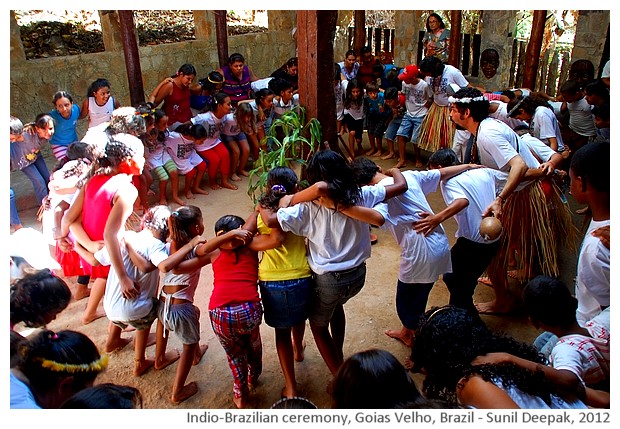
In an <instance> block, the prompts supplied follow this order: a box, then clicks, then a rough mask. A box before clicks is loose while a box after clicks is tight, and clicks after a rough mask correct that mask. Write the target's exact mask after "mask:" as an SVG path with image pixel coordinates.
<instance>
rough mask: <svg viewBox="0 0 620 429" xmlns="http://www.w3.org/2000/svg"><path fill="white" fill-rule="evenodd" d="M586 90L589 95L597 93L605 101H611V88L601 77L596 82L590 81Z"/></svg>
mask: <svg viewBox="0 0 620 429" xmlns="http://www.w3.org/2000/svg"><path fill="white" fill-rule="evenodd" d="M584 91H585V93H586V94H588V95H596V96H599V97H601V98H602V99H603V100H605V101H609V90H608V89H607V87H606V86H605V84H604V83H603V81H602V80H600V79H597V80H595V81H594V82H590V83H589V84H587V85H586V87H585V88H584Z"/></svg>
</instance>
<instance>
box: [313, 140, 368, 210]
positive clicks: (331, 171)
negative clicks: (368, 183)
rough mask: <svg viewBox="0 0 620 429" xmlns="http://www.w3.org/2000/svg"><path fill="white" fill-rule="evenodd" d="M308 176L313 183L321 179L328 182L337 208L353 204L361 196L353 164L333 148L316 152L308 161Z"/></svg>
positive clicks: (331, 196) (330, 193)
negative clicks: (352, 167)
mask: <svg viewBox="0 0 620 429" xmlns="http://www.w3.org/2000/svg"><path fill="white" fill-rule="evenodd" d="M306 176H307V179H308V182H309V183H310V184H311V185H312V184H314V183H316V182H320V181H324V182H327V185H328V188H327V189H328V192H329V197H330V198H331V199H332V200H333V201H334V204H335V205H336V209H338V206H344V207H350V206H353V205H355V204H357V202H358V201H359V199H360V197H361V191H360V188H359V186H357V183H356V182H355V177H354V175H353V170H352V169H351V166H350V165H349V164H348V163H347V161H346V160H345V159H344V158H343V157H342V155H340V154H339V153H337V152H334V151H332V150H322V151H319V152H317V153H315V154H314V155H313V156H312V158H310V161H308V168H307V169H306Z"/></svg>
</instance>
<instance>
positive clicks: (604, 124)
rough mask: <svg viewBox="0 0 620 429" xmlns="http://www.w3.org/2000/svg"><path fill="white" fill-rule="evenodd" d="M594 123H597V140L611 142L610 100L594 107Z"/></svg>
mask: <svg viewBox="0 0 620 429" xmlns="http://www.w3.org/2000/svg"><path fill="white" fill-rule="evenodd" d="M592 115H593V116H594V124H595V125H596V139H595V140H596V141H600V142H607V143H609V138H610V122H609V102H607V103H603V104H601V105H600V106H594V107H593V108H592Z"/></svg>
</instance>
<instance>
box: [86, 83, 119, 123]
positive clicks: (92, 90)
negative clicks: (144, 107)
mask: <svg viewBox="0 0 620 429" xmlns="http://www.w3.org/2000/svg"><path fill="white" fill-rule="evenodd" d="M86 94H87V95H86V98H85V99H84V101H83V102H82V107H81V108H80V118H79V119H82V118H85V117H87V116H88V128H91V127H96V126H97V125H99V124H102V123H104V122H109V121H110V119H112V111H113V110H114V109H118V108H119V107H121V103H120V102H119V101H118V100H116V99H115V98H114V97H112V96H111V95H110V82H108V80H107V79H97V80H95V81H94V82H93V83H91V84H90V86H89V87H88V91H87V92H86Z"/></svg>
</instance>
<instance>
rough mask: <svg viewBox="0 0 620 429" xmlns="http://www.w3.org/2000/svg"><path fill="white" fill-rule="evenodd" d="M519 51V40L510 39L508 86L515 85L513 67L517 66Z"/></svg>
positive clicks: (512, 86)
mask: <svg viewBox="0 0 620 429" xmlns="http://www.w3.org/2000/svg"><path fill="white" fill-rule="evenodd" d="M518 52H519V41H518V40H517V39H514V40H513V41H512V55H511V56H510V58H511V60H510V82H509V83H508V86H509V87H510V88H514V87H515V69H516V67H517V53H518Z"/></svg>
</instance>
